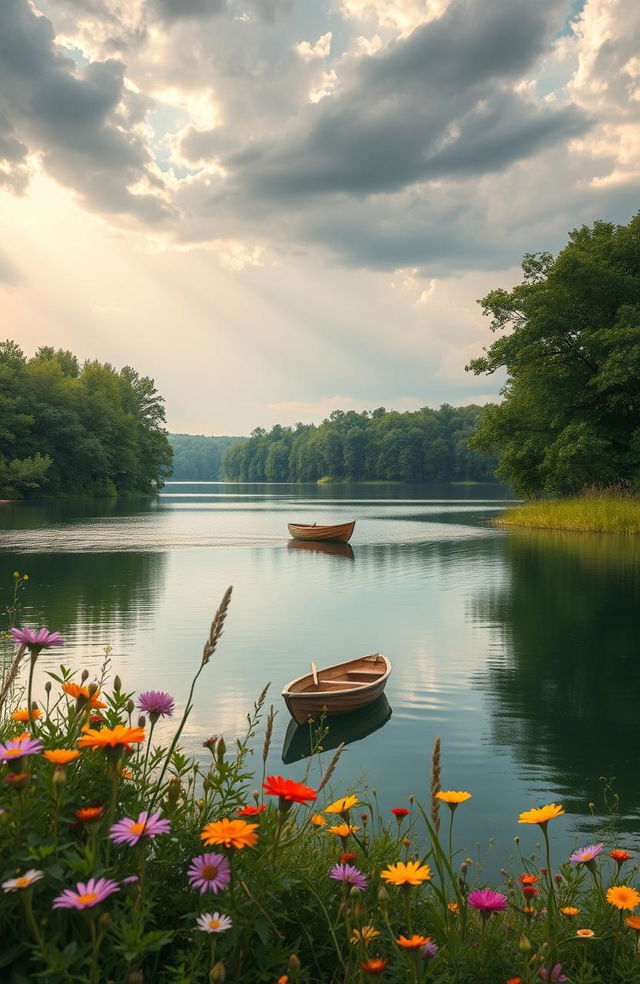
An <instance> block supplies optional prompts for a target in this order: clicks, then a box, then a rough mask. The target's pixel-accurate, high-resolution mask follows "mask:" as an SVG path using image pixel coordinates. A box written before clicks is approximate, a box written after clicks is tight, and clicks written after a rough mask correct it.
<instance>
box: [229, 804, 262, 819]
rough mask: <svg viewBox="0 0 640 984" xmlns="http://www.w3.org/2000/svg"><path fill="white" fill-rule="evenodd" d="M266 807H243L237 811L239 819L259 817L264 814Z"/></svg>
mask: <svg viewBox="0 0 640 984" xmlns="http://www.w3.org/2000/svg"><path fill="white" fill-rule="evenodd" d="M265 810H266V806H241V807H240V808H239V809H238V810H236V814H237V815H238V816H239V817H257V815H258V814H259V813H264V811H265Z"/></svg>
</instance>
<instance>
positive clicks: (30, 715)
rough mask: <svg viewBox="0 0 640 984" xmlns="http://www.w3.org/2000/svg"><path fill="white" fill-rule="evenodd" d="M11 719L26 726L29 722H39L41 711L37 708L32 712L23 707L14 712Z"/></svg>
mask: <svg viewBox="0 0 640 984" xmlns="http://www.w3.org/2000/svg"><path fill="white" fill-rule="evenodd" d="M11 717H12V718H13V720H14V721H20V722H21V723H23V724H24V723H25V722H27V721H37V720H38V718H39V717H40V711H39V710H38V708H37V707H34V708H33V709H32V710H31V711H29V708H28V707H21V708H20V710H18V711H14V712H13V713H12V715H11Z"/></svg>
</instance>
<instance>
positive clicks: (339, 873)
mask: <svg viewBox="0 0 640 984" xmlns="http://www.w3.org/2000/svg"><path fill="white" fill-rule="evenodd" d="M329 878H333V880H334V881H341V882H345V884H347V885H351V886H352V887H353V888H357V889H359V891H361V892H364V890H365V888H366V887H367V879H366V878H365V876H364V875H363V874H362V872H361V871H358V869H357V868H356V867H355V865H353V864H336V865H335V866H334V867H333V868H332V869H331V871H330V872H329Z"/></svg>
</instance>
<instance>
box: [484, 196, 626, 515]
mask: <svg viewBox="0 0 640 984" xmlns="http://www.w3.org/2000/svg"><path fill="white" fill-rule="evenodd" d="M522 270H523V274H524V277H523V282H522V283H520V284H518V285H517V286H516V287H514V288H513V290H511V291H506V290H502V289H498V290H493V291H491V292H490V293H489V294H487V296H486V297H484V298H483V299H482V300H481V301H480V304H481V305H482V307H483V309H484V313H485V314H486V315H489V316H491V318H492V322H491V330H492V331H494V332H503V331H505V329H510V331H509V333H508V334H503V335H501V337H499V338H498V339H496V341H494V342H493V343H492V344H491V345H490V346H489V347H488V348H487V349H485V355H484V356H482V357H480V358H478V359H474V360H473V361H472V362H471V363H470V365H469V366H467V369H469V370H471V371H472V372H474V373H476V374H479V373H489V374H491V373H494V372H496V371H497V370H500V369H506V372H507V382H506V384H505V386H504V389H503V395H504V400H503V402H502V403H501V404H498V405H492V406H490V407H488V408H487V411H486V413H485V414H484V416H483V417H482V422H481V424H480V428H479V430H478V432H477V434H476V435H475V436H474V437H473V438H472V440H471V442H470V446H471V447H472V448H474V449H475V450H476V451H481V452H485V453H495V454H497V455H498V457H499V467H498V474H499V475H500V476H501V477H503V478H505V479H506V480H507V481H508V482H509V483H510V484H511V485H512V486H513V487H514V488H515V489H516V490H517V491H518V492H520V493H521V494H523V495H525V496H533V495H539V494H542V493H552V494H565V493H575V492H577V491H579V490H580V489H581V488H582V487H584V486H585V485H586V484H608V483H611V482H615V481H624V482H631V483H636V484H637V483H638V482H639V481H640V213H639V214H638V215H636V216H635V217H634V218H633V219H632V220H631V221H630V222H629V224H628V225H626V226H619V225H618V226H616V225H613V224H612V223H608V222H601V221H598V222H595V223H594V224H593V226H592V227H588V226H582V228H580V229H577V230H574V231H573V232H572V233H570V236H569V243H568V245H567V246H566V247H565V248H564V249H563V250H562V251H561V252H560V253H559V254H558V256H557V257H556V258H555V259H554V258H553V257H552V256H551V254H550V253H537V254H525V256H524V259H523V263H522Z"/></svg>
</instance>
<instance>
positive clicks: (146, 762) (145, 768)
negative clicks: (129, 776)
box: [141, 718, 157, 787]
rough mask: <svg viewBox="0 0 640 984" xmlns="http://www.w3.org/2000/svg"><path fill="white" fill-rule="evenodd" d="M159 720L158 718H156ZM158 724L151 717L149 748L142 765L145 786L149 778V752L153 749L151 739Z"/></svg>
mask: <svg viewBox="0 0 640 984" xmlns="http://www.w3.org/2000/svg"><path fill="white" fill-rule="evenodd" d="M156 720H157V719H156ZM155 726H156V721H154V720H153V718H152V719H151V726H150V728H149V737H148V738H147V749H146V752H145V756H144V765H143V766H142V783H141V785H142V786H143V787H144V785H145V782H146V778H147V766H148V764H149V752H150V751H151V739H152V738H153V729H154V728H155Z"/></svg>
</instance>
